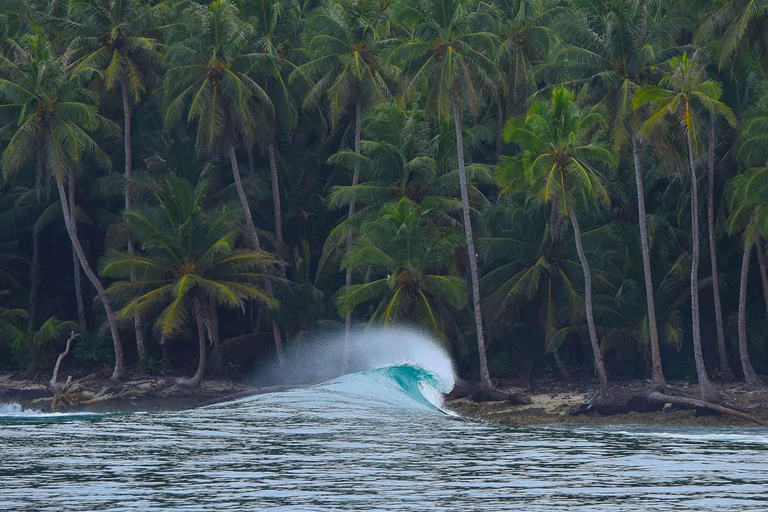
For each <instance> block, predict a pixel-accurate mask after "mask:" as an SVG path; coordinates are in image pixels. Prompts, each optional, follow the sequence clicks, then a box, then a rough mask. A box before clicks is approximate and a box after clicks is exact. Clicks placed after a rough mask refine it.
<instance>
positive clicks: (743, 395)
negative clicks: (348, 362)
mask: <svg viewBox="0 0 768 512" xmlns="http://www.w3.org/2000/svg"><path fill="white" fill-rule="evenodd" d="M178 381H179V378H177V377H148V376H136V377H135V378H133V379H129V380H127V381H122V382H114V381H111V380H110V379H109V378H108V377H107V376H102V375H97V374H91V375H89V376H86V377H84V378H82V379H78V380H77V381H76V383H77V387H78V391H79V393H81V394H82V398H83V400H82V401H79V402H76V403H74V404H72V405H71V406H69V407H67V408H66V409H62V410H60V411H58V412H95V413H106V412H138V411H146V412H155V411H162V410H181V409H193V408H197V407H203V406H207V405H212V404H215V403H220V402H226V401H230V400H236V399H238V398H244V397H247V396H253V395H259V394H265V393H273V392H279V391H287V390H289V389H294V388H298V387H302V386H300V385H283V386H268V387H256V386H252V385H249V384H247V383H244V382H238V381H235V380H231V379H224V378H212V379H206V380H204V381H203V382H202V383H201V385H200V387H198V388H189V387H186V386H183V385H181V384H179V382H178ZM515 384H517V385H515ZM644 386H647V381H628V382H620V383H616V384H615V385H614V388H613V389H615V390H617V391H619V392H637V391H638V390H642V389H643V388H644ZM717 387H718V391H719V392H720V393H721V394H722V395H723V396H724V397H725V399H726V402H725V403H727V404H728V405H729V406H731V407H734V408H737V409H739V410H742V411H746V412H749V413H750V414H753V415H754V416H756V417H757V418H759V419H761V420H763V421H764V422H768V391H750V390H746V389H744V388H743V387H742V386H739V385H738V384H718V385H717ZM594 389H595V387H594V383H593V382H591V381H578V382H575V383H573V384H571V385H570V386H569V385H567V384H566V383H565V382H561V381H553V382H546V383H539V384H537V385H536V386H534V387H530V386H523V385H520V383H516V382H509V383H502V384H501V385H500V386H499V390H501V391H503V392H505V393H510V394H513V395H514V396H526V397H527V398H529V399H530V403H526V404H523V405H520V404H514V403H512V402H509V401H487V402H477V401H473V400H472V399H471V398H451V397H446V399H445V406H446V408H447V409H449V410H451V411H453V412H455V413H457V414H459V415H461V416H463V417H466V418H472V419H476V420H480V421H485V422H488V423H493V424H497V425H502V426H512V427H529V426H537V425H542V426H544V425H561V426H566V425H573V426H584V425H594V426H600V425H662V426H666V425H670V426H674V425H679V426H723V427H724V426H755V424H754V423H750V422H748V421H745V420H742V419H740V418H735V417H733V416H728V415H722V414H712V413H707V412H702V411H699V410H695V409H691V408H682V407H677V406H672V405H671V404H668V405H667V406H665V407H664V408H663V409H662V410H658V411H651V412H626V413H622V414H611V415H604V414H600V413H598V412H596V411H589V412H583V406H584V404H586V403H588V402H589V399H590V397H591V396H592V394H593V393H594ZM668 389H669V390H670V391H674V392H678V393H685V394H688V395H694V396H695V395H696V394H697V387H696V386H695V385H691V384H689V383H684V382H672V383H670V384H669V386H668ZM52 399H53V393H52V391H51V390H50V388H49V387H48V386H47V385H46V384H44V383H43V382H42V381H35V380H34V379H28V378H24V377H23V376H20V375H14V374H0V406H2V405H12V404H16V405H19V406H20V407H21V408H22V409H24V410H32V411H39V412H46V413H47V412H51V401H52ZM580 408H581V409H582V411H580V412H579V413H578V414H574V412H575V411H579V409H580Z"/></svg>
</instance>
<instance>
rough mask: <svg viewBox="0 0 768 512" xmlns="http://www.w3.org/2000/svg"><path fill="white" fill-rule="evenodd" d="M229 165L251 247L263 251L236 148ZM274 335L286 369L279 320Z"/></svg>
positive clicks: (231, 150) (231, 149) (274, 323)
mask: <svg viewBox="0 0 768 512" xmlns="http://www.w3.org/2000/svg"><path fill="white" fill-rule="evenodd" d="M229 163H230V165H231V166H232V176H233V177H234V179H235V189H237V196H238V198H239V199H240V206H241V207H242V208H243V215H244V216H245V227H246V231H247V233H248V238H249V239H250V242H251V246H252V247H253V250H254V251H260V250H261V243H259V235H258V233H256V226H255V225H254V224H253V214H251V207H250V206H249V205H248V197H247V196H246V195H245V189H244V188H243V182H242V180H241V179H240V166H239V165H238V163H237V155H236V154H235V148H234V147H233V146H230V147H229ZM260 271H261V272H264V273H266V272H267V269H266V267H264V266H261V268H260ZM266 288H267V296H269V297H274V296H275V295H274V291H273V289H272V282H271V281H269V280H267V283H266ZM272 335H273V336H274V338H275V351H276V352H277V360H278V362H279V363H280V368H284V367H285V355H284V354H283V334H282V333H281V332H280V326H279V325H277V320H272Z"/></svg>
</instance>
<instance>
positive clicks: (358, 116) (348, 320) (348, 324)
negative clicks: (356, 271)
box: [343, 92, 363, 368]
mask: <svg viewBox="0 0 768 512" xmlns="http://www.w3.org/2000/svg"><path fill="white" fill-rule="evenodd" d="M362 122H363V98H362V96H360V93H359V92H358V93H357V95H356V97H355V154H356V155H359V154H360V134H361V131H362V126H361V124H362ZM358 183H360V163H359V162H355V171H354V173H353V174H352V186H353V187H354V186H355V185H357V184H358ZM354 214H355V201H354V200H353V201H350V203H349V213H348V214H347V218H348V219H351V218H352V216H353V215H354ZM351 250H352V234H351V233H349V234H348V235H347V253H349V252H350V251H351ZM344 285H345V286H346V287H347V288H349V287H350V286H352V269H351V268H348V269H347V274H346V276H345V279H344ZM351 330H352V310H351V309H350V310H349V311H347V316H346V317H345V318H344V363H343V364H344V368H346V366H347V363H348V361H349V351H350V346H349V344H350V342H351V340H350V332H351Z"/></svg>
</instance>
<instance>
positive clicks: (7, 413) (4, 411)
mask: <svg viewBox="0 0 768 512" xmlns="http://www.w3.org/2000/svg"><path fill="white" fill-rule="evenodd" d="M70 416H99V414H96V413H91V412H41V411H38V410H35V409H25V408H23V407H22V406H21V404H0V419H4V418H20V419H25V418H29V419H37V418H40V419H44V418H67V417H70Z"/></svg>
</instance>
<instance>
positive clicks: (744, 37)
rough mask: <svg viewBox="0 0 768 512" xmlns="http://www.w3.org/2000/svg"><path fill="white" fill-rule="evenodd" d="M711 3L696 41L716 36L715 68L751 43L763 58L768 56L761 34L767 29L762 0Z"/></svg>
mask: <svg viewBox="0 0 768 512" xmlns="http://www.w3.org/2000/svg"><path fill="white" fill-rule="evenodd" d="M712 3H713V4H714V10H713V11H712V12H711V14H710V15H709V17H708V18H709V19H707V20H705V21H704V22H703V23H701V24H700V27H699V31H698V33H697V34H696V41H697V42H698V41H701V40H712V39H715V38H716V39H718V41H719V44H718V46H719V48H718V52H717V53H718V55H717V64H718V67H720V68H722V67H723V66H724V65H725V64H727V63H729V62H731V61H733V60H734V59H735V58H736V56H737V55H738V54H739V52H740V51H744V50H745V46H747V45H754V46H755V47H756V48H757V49H758V51H761V52H762V54H763V57H765V56H766V55H768V42H766V40H765V38H764V37H763V34H765V30H766V29H767V28H768V5H767V4H766V3H765V2H763V1H761V0H732V1H729V2H712ZM764 65H765V63H764ZM764 69H765V68H764Z"/></svg>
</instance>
